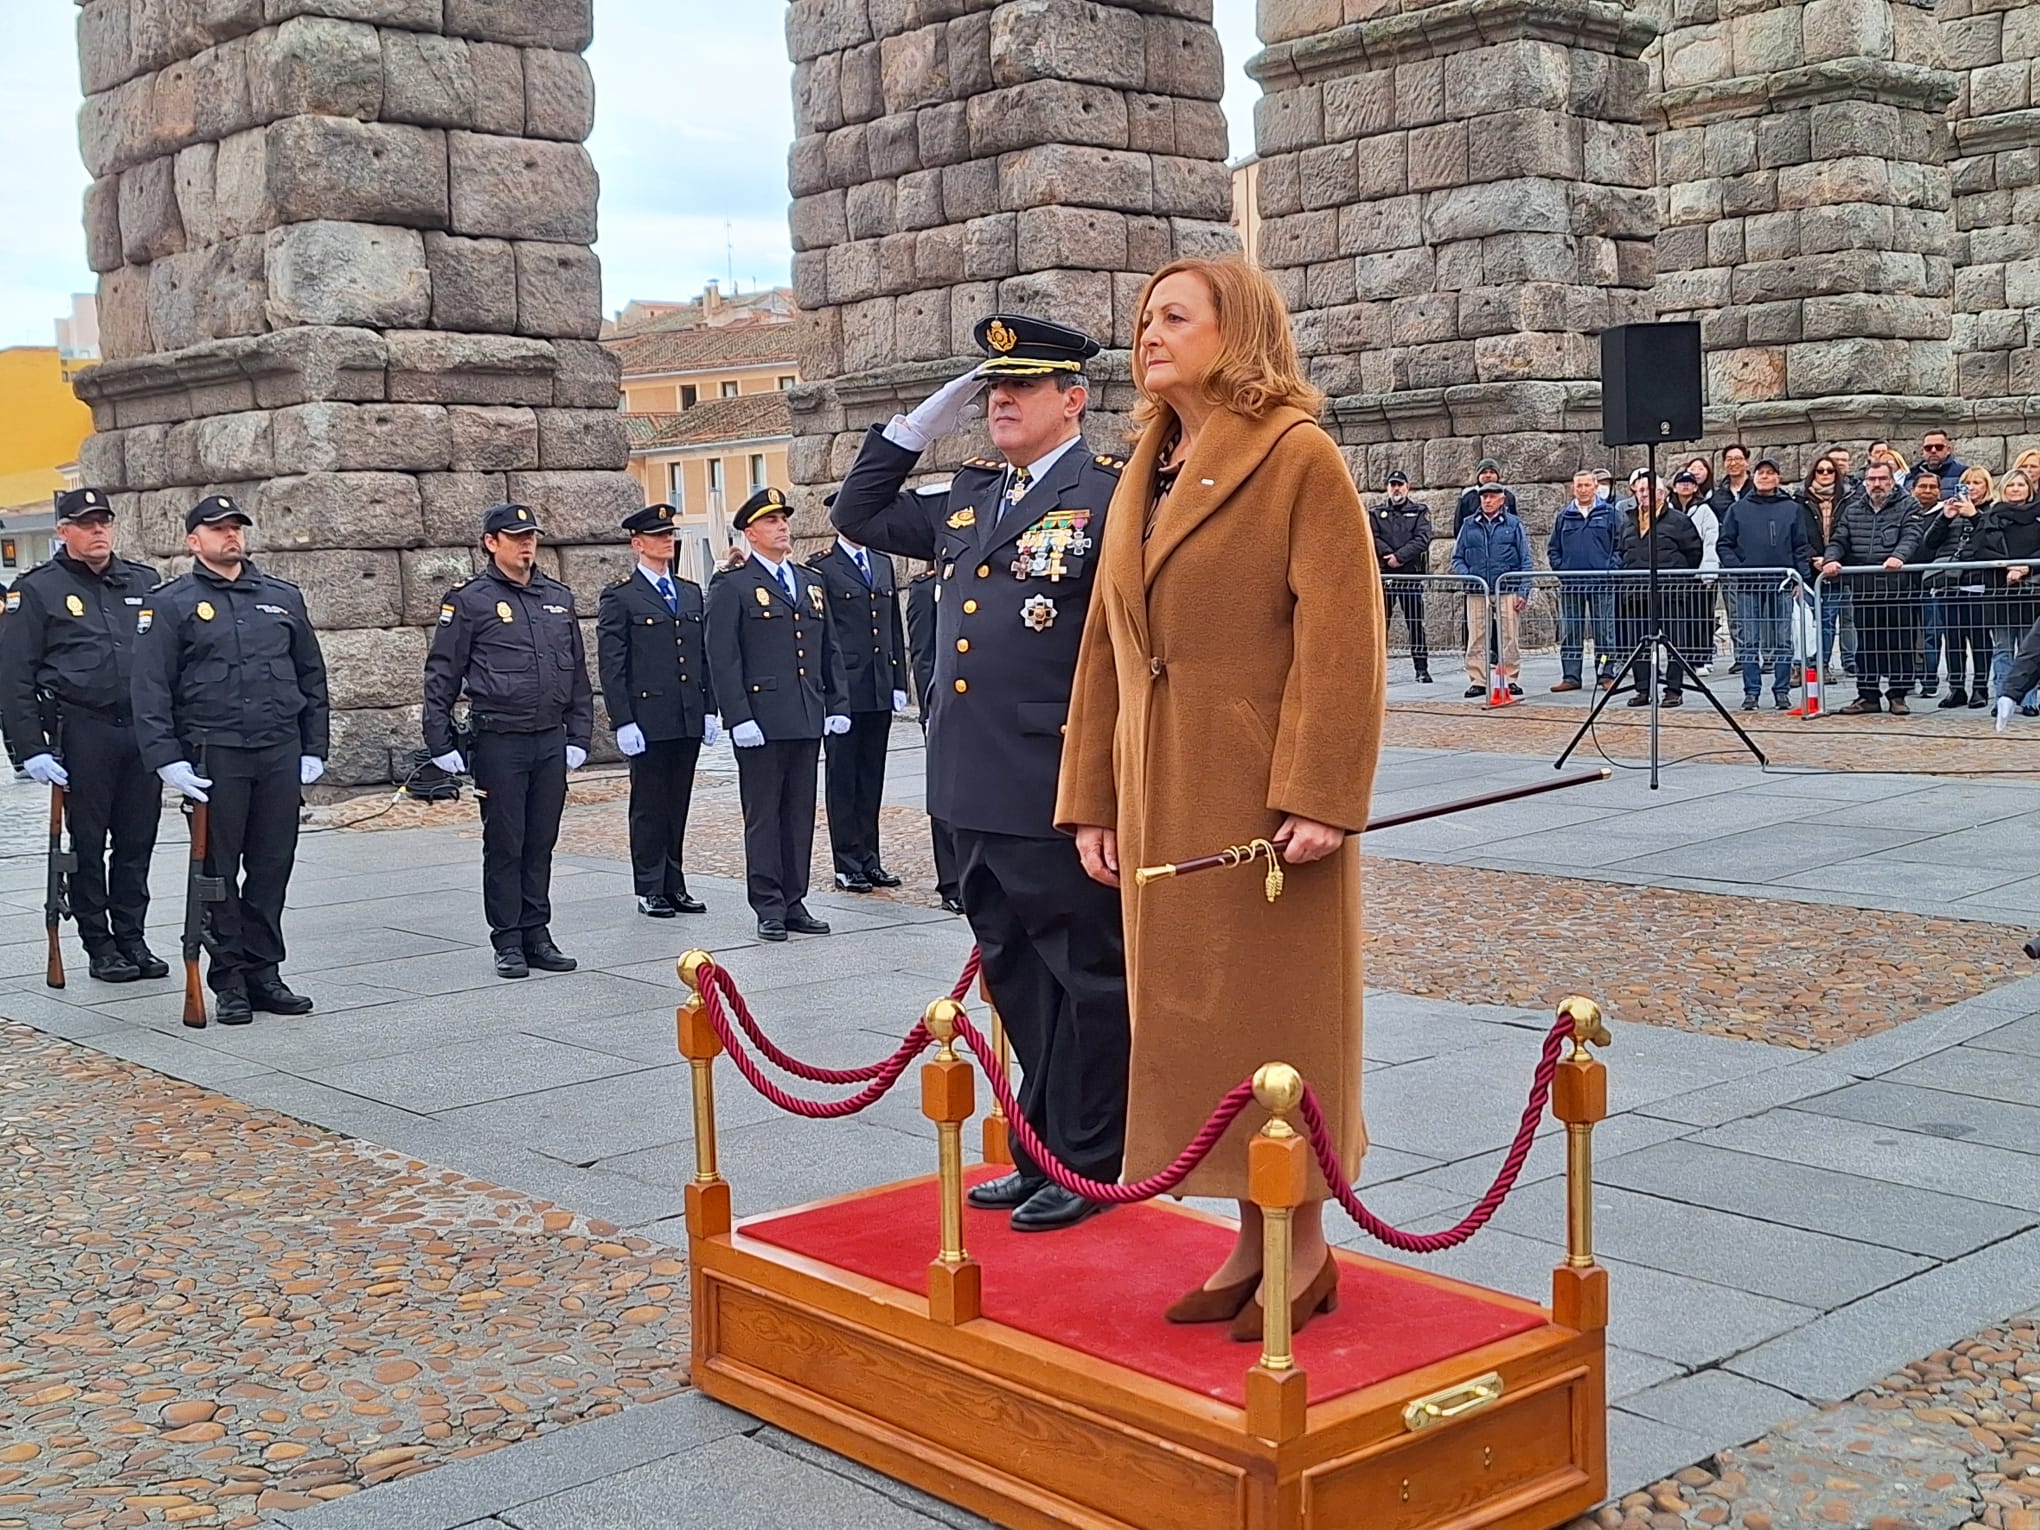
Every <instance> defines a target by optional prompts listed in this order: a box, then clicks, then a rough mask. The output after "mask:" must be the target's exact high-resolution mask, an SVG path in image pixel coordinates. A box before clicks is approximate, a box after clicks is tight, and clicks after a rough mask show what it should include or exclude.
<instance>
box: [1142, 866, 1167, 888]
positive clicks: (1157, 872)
mask: <svg viewBox="0 0 2040 1530" xmlns="http://www.w3.org/2000/svg"><path fill="white" fill-rule="evenodd" d="M1175 874H1176V868H1175V867H1174V866H1143V867H1141V868H1140V869H1139V870H1138V871H1136V872H1134V874H1133V885H1134V886H1135V887H1145V886H1147V885H1148V883H1150V882H1159V881H1161V880H1162V878H1164V877H1172V876H1174V875H1175Z"/></svg>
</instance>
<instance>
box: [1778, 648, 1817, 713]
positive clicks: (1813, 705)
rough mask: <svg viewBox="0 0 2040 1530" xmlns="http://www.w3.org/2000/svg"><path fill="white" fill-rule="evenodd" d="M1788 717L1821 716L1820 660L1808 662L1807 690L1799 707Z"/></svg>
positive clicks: (1809, 660)
mask: <svg viewBox="0 0 2040 1530" xmlns="http://www.w3.org/2000/svg"><path fill="white" fill-rule="evenodd" d="M1785 715H1786V716H1787V717H1818V716H1820V660H1818V659H1808V660H1807V661H1806V689H1805V691H1804V692H1803V693H1802V696H1801V699H1800V702H1799V705H1798V706H1796V707H1794V708H1793V709H1792V710H1791V711H1789V712H1787V713H1786V714H1785Z"/></svg>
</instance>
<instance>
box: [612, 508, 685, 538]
mask: <svg viewBox="0 0 2040 1530" xmlns="http://www.w3.org/2000/svg"><path fill="white" fill-rule="evenodd" d="M623 529H624V530H625V531H629V532H640V531H671V530H672V529H673V507H672V506H671V505H646V506H645V507H644V509H642V510H640V511H638V512H637V513H636V514H634V515H627V516H625V517H624V518H623Z"/></svg>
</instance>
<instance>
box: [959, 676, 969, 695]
mask: <svg viewBox="0 0 2040 1530" xmlns="http://www.w3.org/2000/svg"><path fill="white" fill-rule="evenodd" d="M969 689H970V682H969V681H968V680H959V681H957V682H956V694H957V695H959V696H961V695H962V694H963V693H964V692H965V691H967V690H969Z"/></svg>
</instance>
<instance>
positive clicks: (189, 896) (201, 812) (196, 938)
mask: <svg viewBox="0 0 2040 1530" xmlns="http://www.w3.org/2000/svg"><path fill="white" fill-rule="evenodd" d="M189 806H190V808H191V864H190V867H189V869H188V870H187V871H186V873H185V878H184V940H183V950H184V1023H185V1024H186V1025H188V1026H190V1027H191V1028H192V1029H193V1030H202V1029H203V1028H204V1027H205V1023H206V1012H205V984H204V982H203V980H202V979H201V978H200V977H199V972H198V956H199V952H200V951H201V950H202V949H203V948H204V945H205V939H204V919H205V853H206V836H207V831H208V830H209V828H210V827H211V815H210V814H209V813H208V812H207V811H206V809H207V807H208V804H206V803H203V802H196V803H191V804H189Z"/></svg>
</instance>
